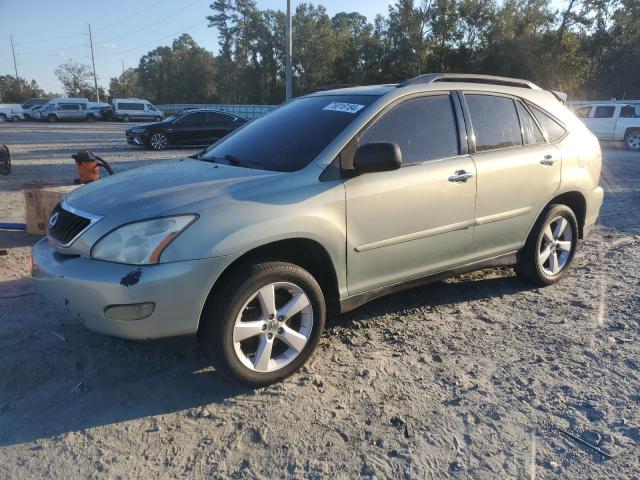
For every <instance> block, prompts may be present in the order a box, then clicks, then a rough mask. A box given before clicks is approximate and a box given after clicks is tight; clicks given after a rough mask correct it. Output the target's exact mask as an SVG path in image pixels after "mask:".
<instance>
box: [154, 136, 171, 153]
mask: <svg viewBox="0 0 640 480" xmlns="http://www.w3.org/2000/svg"><path fill="white" fill-rule="evenodd" d="M168 145H169V141H168V140H167V137H165V136H164V135H163V134H162V133H154V134H153V135H151V148H153V149H154V150H164V149H165V148H167V146H168Z"/></svg>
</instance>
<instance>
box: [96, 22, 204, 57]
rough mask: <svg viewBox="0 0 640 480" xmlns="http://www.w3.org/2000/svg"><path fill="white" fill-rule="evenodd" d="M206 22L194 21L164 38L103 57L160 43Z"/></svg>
mask: <svg viewBox="0 0 640 480" xmlns="http://www.w3.org/2000/svg"><path fill="white" fill-rule="evenodd" d="M205 23H207V20H204V21H200V22H198V23H194V24H193V25H189V26H188V27H185V28H182V29H180V30H177V31H176V32H174V33H170V34H167V35H165V36H163V37H162V38H159V39H157V40H152V41H150V42H145V43H143V44H142V45H138V46H137V47H132V48H128V49H127V50H124V51H122V52H115V53H110V54H107V55H103V57H113V56H115V55H122V54H123V53H128V52H132V51H134V50H138V49H139V48H144V47H147V46H148V45H151V44H155V43H158V42H162V41H163V40H165V39H166V38H169V37H173V36H175V35H178V34H180V33H188V32H187V30H191V29H192V28H195V27H198V26H200V25H203V24H205Z"/></svg>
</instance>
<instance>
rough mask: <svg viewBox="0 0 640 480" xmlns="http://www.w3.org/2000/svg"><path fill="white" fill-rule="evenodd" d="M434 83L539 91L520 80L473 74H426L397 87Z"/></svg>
mask: <svg viewBox="0 0 640 480" xmlns="http://www.w3.org/2000/svg"><path fill="white" fill-rule="evenodd" d="M435 82H468V83H488V84H491V85H503V86H505V87H520V88H530V89H532V90H541V88H540V87H539V86H537V85H536V84H535V83H533V82H530V81H528V80H520V79H519V78H509V77H496V76H493V75H477V74H474V73H427V74H425V75H418V76H417V77H413V78H409V79H407V80H405V81H404V82H400V83H399V84H398V85H397V87H398V88H402V87H406V86H408V85H420V84H425V83H435Z"/></svg>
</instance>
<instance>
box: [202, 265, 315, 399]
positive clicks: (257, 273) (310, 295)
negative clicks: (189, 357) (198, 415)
mask: <svg viewBox="0 0 640 480" xmlns="http://www.w3.org/2000/svg"><path fill="white" fill-rule="evenodd" d="M270 299H271V301H270ZM270 312H271V313H270ZM325 316H326V307H325V300H324V296H323V294H322V290H321V289H320V286H319V285H318V282H317V281H316V280H315V278H314V277H313V276H312V275H311V274H310V273H309V272H307V271H306V270H304V269H302V268H300V267H299V266H297V265H294V264H291V263H284V262H267V263H260V264H257V265H245V266H244V268H243V267H242V266H241V267H240V268H238V269H237V270H236V272H235V274H232V276H231V278H229V280H228V281H225V282H224V284H223V285H221V287H220V290H219V291H217V292H215V297H214V300H213V301H212V302H211V304H210V305H208V306H207V309H206V310H205V313H204V315H203V318H202V321H203V325H202V329H201V342H202V346H203V349H204V351H205V353H206V354H207V356H208V358H209V359H210V360H211V362H212V363H213V365H214V366H215V368H216V370H217V371H218V372H220V374H221V375H223V376H224V377H225V378H227V379H228V380H230V381H232V382H235V383H238V382H239V383H242V384H244V385H246V386H249V387H252V388H257V387H262V386H265V385H269V384H272V383H275V382H279V381H281V380H283V379H285V378H287V377H288V376H289V375H291V374H293V373H294V372H296V371H297V370H298V369H300V368H301V367H302V366H303V365H304V364H305V363H306V362H307V360H308V359H309V358H310V357H311V356H312V355H313V352H314V351H315V349H316V347H317V346H318V343H319V342H320V337H321V335H322V330H323V329H324V323H325Z"/></svg>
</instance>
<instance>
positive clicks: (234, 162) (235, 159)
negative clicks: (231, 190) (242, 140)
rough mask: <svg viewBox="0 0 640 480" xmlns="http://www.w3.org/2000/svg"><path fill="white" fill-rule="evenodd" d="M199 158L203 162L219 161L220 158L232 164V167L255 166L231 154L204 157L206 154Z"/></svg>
mask: <svg viewBox="0 0 640 480" xmlns="http://www.w3.org/2000/svg"><path fill="white" fill-rule="evenodd" d="M199 158H200V160H204V161H205V162H214V163H221V162H220V160H222V161H223V162H225V163H227V164H228V165H233V166H234V167H246V168H255V167H252V164H251V163H250V162H245V161H243V160H240V159H239V158H238V157H235V156H233V155H225V156H224V157H206V156H202V157H199Z"/></svg>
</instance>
